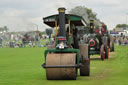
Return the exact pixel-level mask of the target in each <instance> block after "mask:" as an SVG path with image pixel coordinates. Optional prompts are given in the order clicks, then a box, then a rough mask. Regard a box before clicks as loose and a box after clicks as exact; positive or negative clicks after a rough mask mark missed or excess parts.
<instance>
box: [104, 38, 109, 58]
mask: <svg viewBox="0 0 128 85" xmlns="http://www.w3.org/2000/svg"><path fill="white" fill-rule="evenodd" d="M103 43H104V51H105V59H108V57H109V44H108V43H109V42H108V37H106V36H104V40H103Z"/></svg>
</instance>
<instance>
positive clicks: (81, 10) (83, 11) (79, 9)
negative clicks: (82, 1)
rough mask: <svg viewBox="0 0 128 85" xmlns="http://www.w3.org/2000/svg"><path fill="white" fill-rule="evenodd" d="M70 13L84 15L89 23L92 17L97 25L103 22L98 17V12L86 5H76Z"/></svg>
mask: <svg viewBox="0 0 128 85" xmlns="http://www.w3.org/2000/svg"><path fill="white" fill-rule="evenodd" d="M69 13H71V14H75V15H79V16H82V17H83V18H84V19H85V21H86V22H87V23H89V21H90V19H93V20H94V22H95V25H99V24H100V23H101V22H100V20H99V19H97V17H96V16H97V14H96V13H95V12H93V11H92V9H90V8H87V7H85V6H76V7H74V8H72V9H71V10H70V11H69Z"/></svg>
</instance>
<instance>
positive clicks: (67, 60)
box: [46, 53, 77, 80]
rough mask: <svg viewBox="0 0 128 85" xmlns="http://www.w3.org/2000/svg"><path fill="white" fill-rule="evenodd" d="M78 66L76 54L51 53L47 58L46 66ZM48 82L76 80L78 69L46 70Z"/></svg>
mask: <svg viewBox="0 0 128 85" xmlns="http://www.w3.org/2000/svg"><path fill="white" fill-rule="evenodd" d="M71 65H76V54H75V53H51V54H47V56H46V66H71ZM46 77H47V79H48V80H75V79H76V77H77V72H76V67H69V68H68V67H66V68H63V67H61V68H59V67H58V68H46Z"/></svg>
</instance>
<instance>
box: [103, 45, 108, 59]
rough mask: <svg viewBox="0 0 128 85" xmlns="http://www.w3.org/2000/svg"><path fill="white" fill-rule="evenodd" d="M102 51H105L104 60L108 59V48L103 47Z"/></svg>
mask: <svg viewBox="0 0 128 85" xmlns="http://www.w3.org/2000/svg"><path fill="white" fill-rule="evenodd" d="M104 50H105V59H108V58H109V47H108V46H104Z"/></svg>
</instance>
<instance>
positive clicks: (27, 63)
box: [0, 45, 128, 85]
mask: <svg viewBox="0 0 128 85" xmlns="http://www.w3.org/2000/svg"><path fill="white" fill-rule="evenodd" d="M45 49H46V48H0V85H128V46H117V45H116V46H115V52H114V53H110V58H109V59H108V60H105V61H101V60H100V59H99V60H98V59H96V60H94V59H93V60H91V76H90V77H81V76H79V75H78V77H77V80H46V75H45V70H44V69H43V68H42V67H41V64H42V63H43V61H44V57H43V52H44V50H45ZM92 57H95V56H92Z"/></svg>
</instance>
